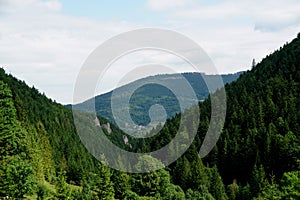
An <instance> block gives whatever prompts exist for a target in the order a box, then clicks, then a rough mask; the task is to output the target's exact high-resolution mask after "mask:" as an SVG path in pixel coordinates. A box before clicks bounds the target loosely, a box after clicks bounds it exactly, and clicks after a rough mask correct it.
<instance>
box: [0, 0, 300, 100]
mask: <svg viewBox="0 0 300 200" xmlns="http://www.w3.org/2000/svg"><path fill="white" fill-rule="evenodd" d="M299 10H300V1H299V0H277V1H274V0H265V1H260V0H242V1H235V0H130V1H115V0H114V1H103V0H87V1H81V0H80V1H79V0H0V27H1V28H0V66H2V67H4V68H5V69H6V71H8V72H11V73H12V74H13V75H15V76H17V77H18V78H20V79H23V80H25V81H26V82H27V83H28V84H30V85H35V87H37V88H38V89H39V90H40V91H41V92H45V93H46V94H47V95H48V96H49V97H51V98H53V99H55V100H57V101H58V102H61V103H71V102H72V93H73V88H74V84H75V82H76V77H77V75H78V73H79V70H80V68H81V66H82V64H83V63H84V61H85V60H86V58H87V57H88V55H89V54H90V53H91V52H92V51H93V50H94V49H95V48H96V47H97V46H99V45H100V44H101V43H103V42H104V41H106V40H107V39H109V38H111V37H113V36H115V35H118V34H120V33H123V32H126V31H130V30H133V29H137V28H144V27H154V28H166V29H170V30H174V31H177V32H179V33H181V34H184V35H186V36H188V37H189V38H191V39H193V40H194V41H196V42H197V43H198V44H199V45H200V46H201V47H202V48H203V49H204V50H205V51H206V52H207V54H208V55H209V57H210V58H211V59H212V60H213V62H214V64H215V66H216V67H217V70H218V72H219V73H233V72H237V71H241V70H247V69H249V68H250V67H251V62H252V59H253V58H255V59H256V60H257V61H260V60H261V59H262V58H263V57H265V56H266V55H267V54H270V53H271V52H273V51H274V50H276V49H278V48H279V47H280V46H282V45H283V44H284V43H286V42H288V41H291V40H292V39H293V38H295V37H296V36H297V33H298V32H300V12H299ZM121 61H122V62H121ZM121 61H120V62H121V63H119V66H124V67H123V68H122V70H120V67H119V68H118V67H116V70H113V69H112V70H110V74H109V75H107V77H106V78H104V83H103V85H104V87H103V88H102V89H99V90H98V91H96V93H97V94H98V93H102V92H105V91H108V90H110V89H113V87H114V86H115V84H116V81H117V80H119V79H120V78H121V77H122V76H123V75H124V74H122V73H126V71H125V70H124V69H129V68H130V66H137V65H142V64H145V63H144V62H145V61H147V62H154V61H155V62H156V63H159V62H162V63H167V64H172V63H174V60H172V58H171V57H169V56H167V55H163V54H157V53H155V52H150V53H145V52H141V53H140V54H136V55H134V56H128V57H127V58H126V59H122V60H121ZM178 71H185V70H184V69H182V68H181V69H180V70H178ZM206 73H210V72H209V71H206ZM113 80H114V81H115V82H114V81H113Z"/></svg>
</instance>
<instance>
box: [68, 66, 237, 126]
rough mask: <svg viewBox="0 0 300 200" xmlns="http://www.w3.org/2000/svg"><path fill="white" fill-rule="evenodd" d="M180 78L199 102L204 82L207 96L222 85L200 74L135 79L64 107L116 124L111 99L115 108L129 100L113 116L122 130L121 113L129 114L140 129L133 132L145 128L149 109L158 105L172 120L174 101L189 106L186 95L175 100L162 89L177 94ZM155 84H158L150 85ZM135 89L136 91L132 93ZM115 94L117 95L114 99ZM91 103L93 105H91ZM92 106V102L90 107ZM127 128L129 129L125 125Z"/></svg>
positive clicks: (227, 79) (226, 77)
mask: <svg viewBox="0 0 300 200" xmlns="http://www.w3.org/2000/svg"><path fill="white" fill-rule="evenodd" d="M242 73H243V72H237V73H235V74H226V75H221V77H222V79H223V82H224V85H225V84H227V83H231V82H233V81H235V80H236V79H237V78H238V77H239V76H240V75H241V74H242ZM182 78H185V79H186V80H187V81H188V83H189V84H190V85H191V87H192V89H193V91H194V92H195V94H196V98H197V99H198V100H199V101H203V100H204V99H205V98H207V97H208V95H209V91H208V88H207V86H206V83H205V81H204V79H205V80H206V81H207V82H209V83H210V84H211V85H212V88H211V90H212V91H211V92H214V91H216V90H217V89H218V88H220V87H222V85H218V82H217V81H215V80H216V79H217V78H218V76H217V75H206V74H201V73H182V74H164V75H156V76H150V77H146V78H143V79H139V80H137V81H134V82H132V83H129V84H127V85H124V86H122V87H120V88H116V89H115V90H113V91H111V92H108V93H105V94H102V95H98V96H96V97H95V100H94V99H90V100H87V101H85V102H83V103H80V104H76V105H73V106H72V105H67V107H69V108H71V107H73V109H76V110H81V111H85V112H92V111H93V109H94V108H95V111H96V114H97V115H99V116H102V117H104V118H106V119H108V120H109V121H111V122H112V123H114V124H116V121H115V118H114V116H113V114H112V109H111V101H112V95H113V94H114V96H113V100H114V101H115V102H120V103H119V104H120V105H121V104H125V105H128V104H126V102H125V101H126V99H127V98H129V99H130V101H129V105H128V106H129V108H128V107H123V106H120V107H117V108H116V109H115V112H116V113H119V114H120V116H119V118H118V120H119V121H121V122H122V123H124V124H123V125H122V126H125V123H126V122H123V121H122V119H125V115H124V113H126V112H125V110H126V109H129V110H130V115H131V118H132V120H133V121H134V122H135V124H137V125H140V126H134V125H131V127H127V128H128V130H129V132H131V131H133V132H134V131H136V130H137V129H140V128H146V127H144V126H147V125H148V124H149V123H150V122H151V119H150V117H149V114H148V112H149V109H150V108H151V106H152V105H155V104H159V105H162V106H163V107H164V109H165V110H166V115H167V116H166V118H169V119H170V118H172V117H174V116H175V114H176V113H180V112H181V108H180V106H179V102H178V99H182V101H183V102H190V101H191V100H190V99H191V98H189V97H188V95H181V96H177V97H176V96H175V94H174V93H173V92H172V91H171V90H170V89H168V88H167V87H165V86H163V85H166V86H168V85H169V86H170V85H171V86H173V87H174V88H176V89H177V90H180V88H182V85H181V84H182ZM154 83H158V84H154ZM135 89H136V90H135ZM131 90H133V91H134V90H135V91H134V93H133V94H132V96H130V94H129V92H128V91H131ZM115 94H117V95H115ZM93 100H94V101H93ZM93 102H95V103H94V104H93ZM188 105H190V104H189V103H187V104H186V105H185V104H184V105H183V108H182V110H185V109H187V108H188V107H189V106H188ZM158 116H161V117H160V118H157V119H156V123H155V122H154V124H152V125H151V126H149V127H148V129H149V128H150V129H151V128H153V127H155V126H156V125H157V124H158V122H163V121H165V120H164V117H165V116H164V114H163V113H161V114H158ZM126 126H130V125H126Z"/></svg>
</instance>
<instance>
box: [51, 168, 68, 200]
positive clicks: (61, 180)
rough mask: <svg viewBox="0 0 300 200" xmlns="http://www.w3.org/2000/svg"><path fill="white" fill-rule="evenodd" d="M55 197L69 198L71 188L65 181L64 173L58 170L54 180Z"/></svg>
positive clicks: (64, 199) (63, 199)
mask: <svg viewBox="0 0 300 200" xmlns="http://www.w3.org/2000/svg"><path fill="white" fill-rule="evenodd" d="M55 197H56V198H57V199H62V200H66V199H71V188H70V186H69V185H68V184H67V182H66V173H65V172H60V174H59V176H58V178H57V180H56V194H55Z"/></svg>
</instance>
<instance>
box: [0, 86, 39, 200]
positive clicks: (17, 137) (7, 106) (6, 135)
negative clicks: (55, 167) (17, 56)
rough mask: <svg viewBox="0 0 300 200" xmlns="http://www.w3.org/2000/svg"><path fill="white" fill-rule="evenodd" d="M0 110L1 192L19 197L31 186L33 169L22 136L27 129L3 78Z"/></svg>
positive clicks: (31, 187) (0, 88) (0, 90)
mask: <svg viewBox="0 0 300 200" xmlns="http://www.w3.org/2000/svg"><path fill="white" fill-rule="evenodd" d="M0 111H1V112H0V180H1V181H0V196H11V197H16V198H22V197H23V196H24V195H25V194H26V193H29V192H31V191H32V189H33V186H34V180H33V178H32V174H33V169H32V167H31V165H30V163H29V162H27V160H26V149H25V145H26V144H23V143H25V142H24V141H22V140H21V139H22V138H23V135H24V134H26V132H25V131H24V130H22V129H21V127H20V125H19V122H18V121H17V119H16V109H15V107H14V104H13V100H12V94H11V91H10V89H9V87H8V86H7V85H6V84H4V83H3V82H2V81H0Z"/></svg>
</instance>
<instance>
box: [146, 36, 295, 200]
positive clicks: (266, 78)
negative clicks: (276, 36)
mask: <svg viewBox="0 0 300 200" xmlns="http://www.w3.org/2000/svg"><path fill="white" fill-rule="evenodd" d="M225 89H226V93H227V117H226V122H225V126H224V128H223V131H222V134H221V137H220V139H219V141H218V143H217V146H215V148H214V149H213V151H212V152H211V153H210V154H209V155H208V156H207V157H205V158H204V159H203V163H204V165H205V166H210V167H213V166H216V167H217V168H218V170H219V172H220V174H221V177H222V179H223V180H224V183H225V185H228V186H227V189H228V191H227V194H228V196H229V197H230V199H253V198H257V197H259V199H299V198H300V187H299V186H300V185H299V183H300V176H299V175H300V123H299V122H300V34H298V38H296V39H294V40H293V41H292V42H291V43H288V44H285V45H284V46H283V47H281V48H280V49H279V50H277V51H275V52H274V53H272V54H270V55H268V56H267V57H266V58H265V59H263V60H262V61H261V62H260V63H258V64H257V65H256V66H255V67H254V68H253V69H252V70H250V71H247V72H245V73H244V74H242V75H241V76H240V77H239V78H238V79H237V81H235V82H233V83H231V84H228V85H226V87H225ZM217 93H218V92H217ZM217 93H216V94H215V95H217ZM199 106H200V110H201V117H200V124H199V129H198V135H197V136H196V138H195V140H194V143H193V144H192V145H191V147H190V148H189V150H188V151H187V152H188V153H186V154H185V155H184V156H183V157H181V158H180V159H179V160H177V161H176V163H175V164H172V166H171V176H172V177H173V181H174V183H175V184H178V185H180V186H182V187H183V188H189V187H193V185H194V184H193V183H194V182H195V175H194V176H193V175H191V174H189V173H186V174H185V172H188V171H189V169H190V168H191V167H192V166H191V165H190V163H192V162H193V160H194V158H195V156H196V155H197V151H198V150H199V148H200V145H201V143H202V141H203V138H204V135H205V133H206V130H207V128H208V126H209V124H208V122H209V119H210V100H209V99H208V100H205V101H204V102H202V103H200V104H199ZM179 123H180V115H179V116H176V117H175V118H174V119H172V120H171V121H169V122H168V123H167V124H165V127H164V128H163V129H162V131H161V132H160V134H158V135H156V136H155V138H151V139H149V140H147V141H145V140H141V146H144V147H143V148H144V149H145V151H147V152H148V151H151V150H154V149H159V148H160V147H162V146H164V145H166V144H167V143H168V142H169V141H168V140H166V139H165V138H173V137H174V131H173V130H174V127H178V125H179ZM190 126H193V125H190ZM184 128H188V127H184ZM184 128H183V129H184ZM187 137H188V136H187ZM191 155H194V156H191ZM207 187H208V188H209V187H210V186H209V184H208V185H207Z"/></svg>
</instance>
